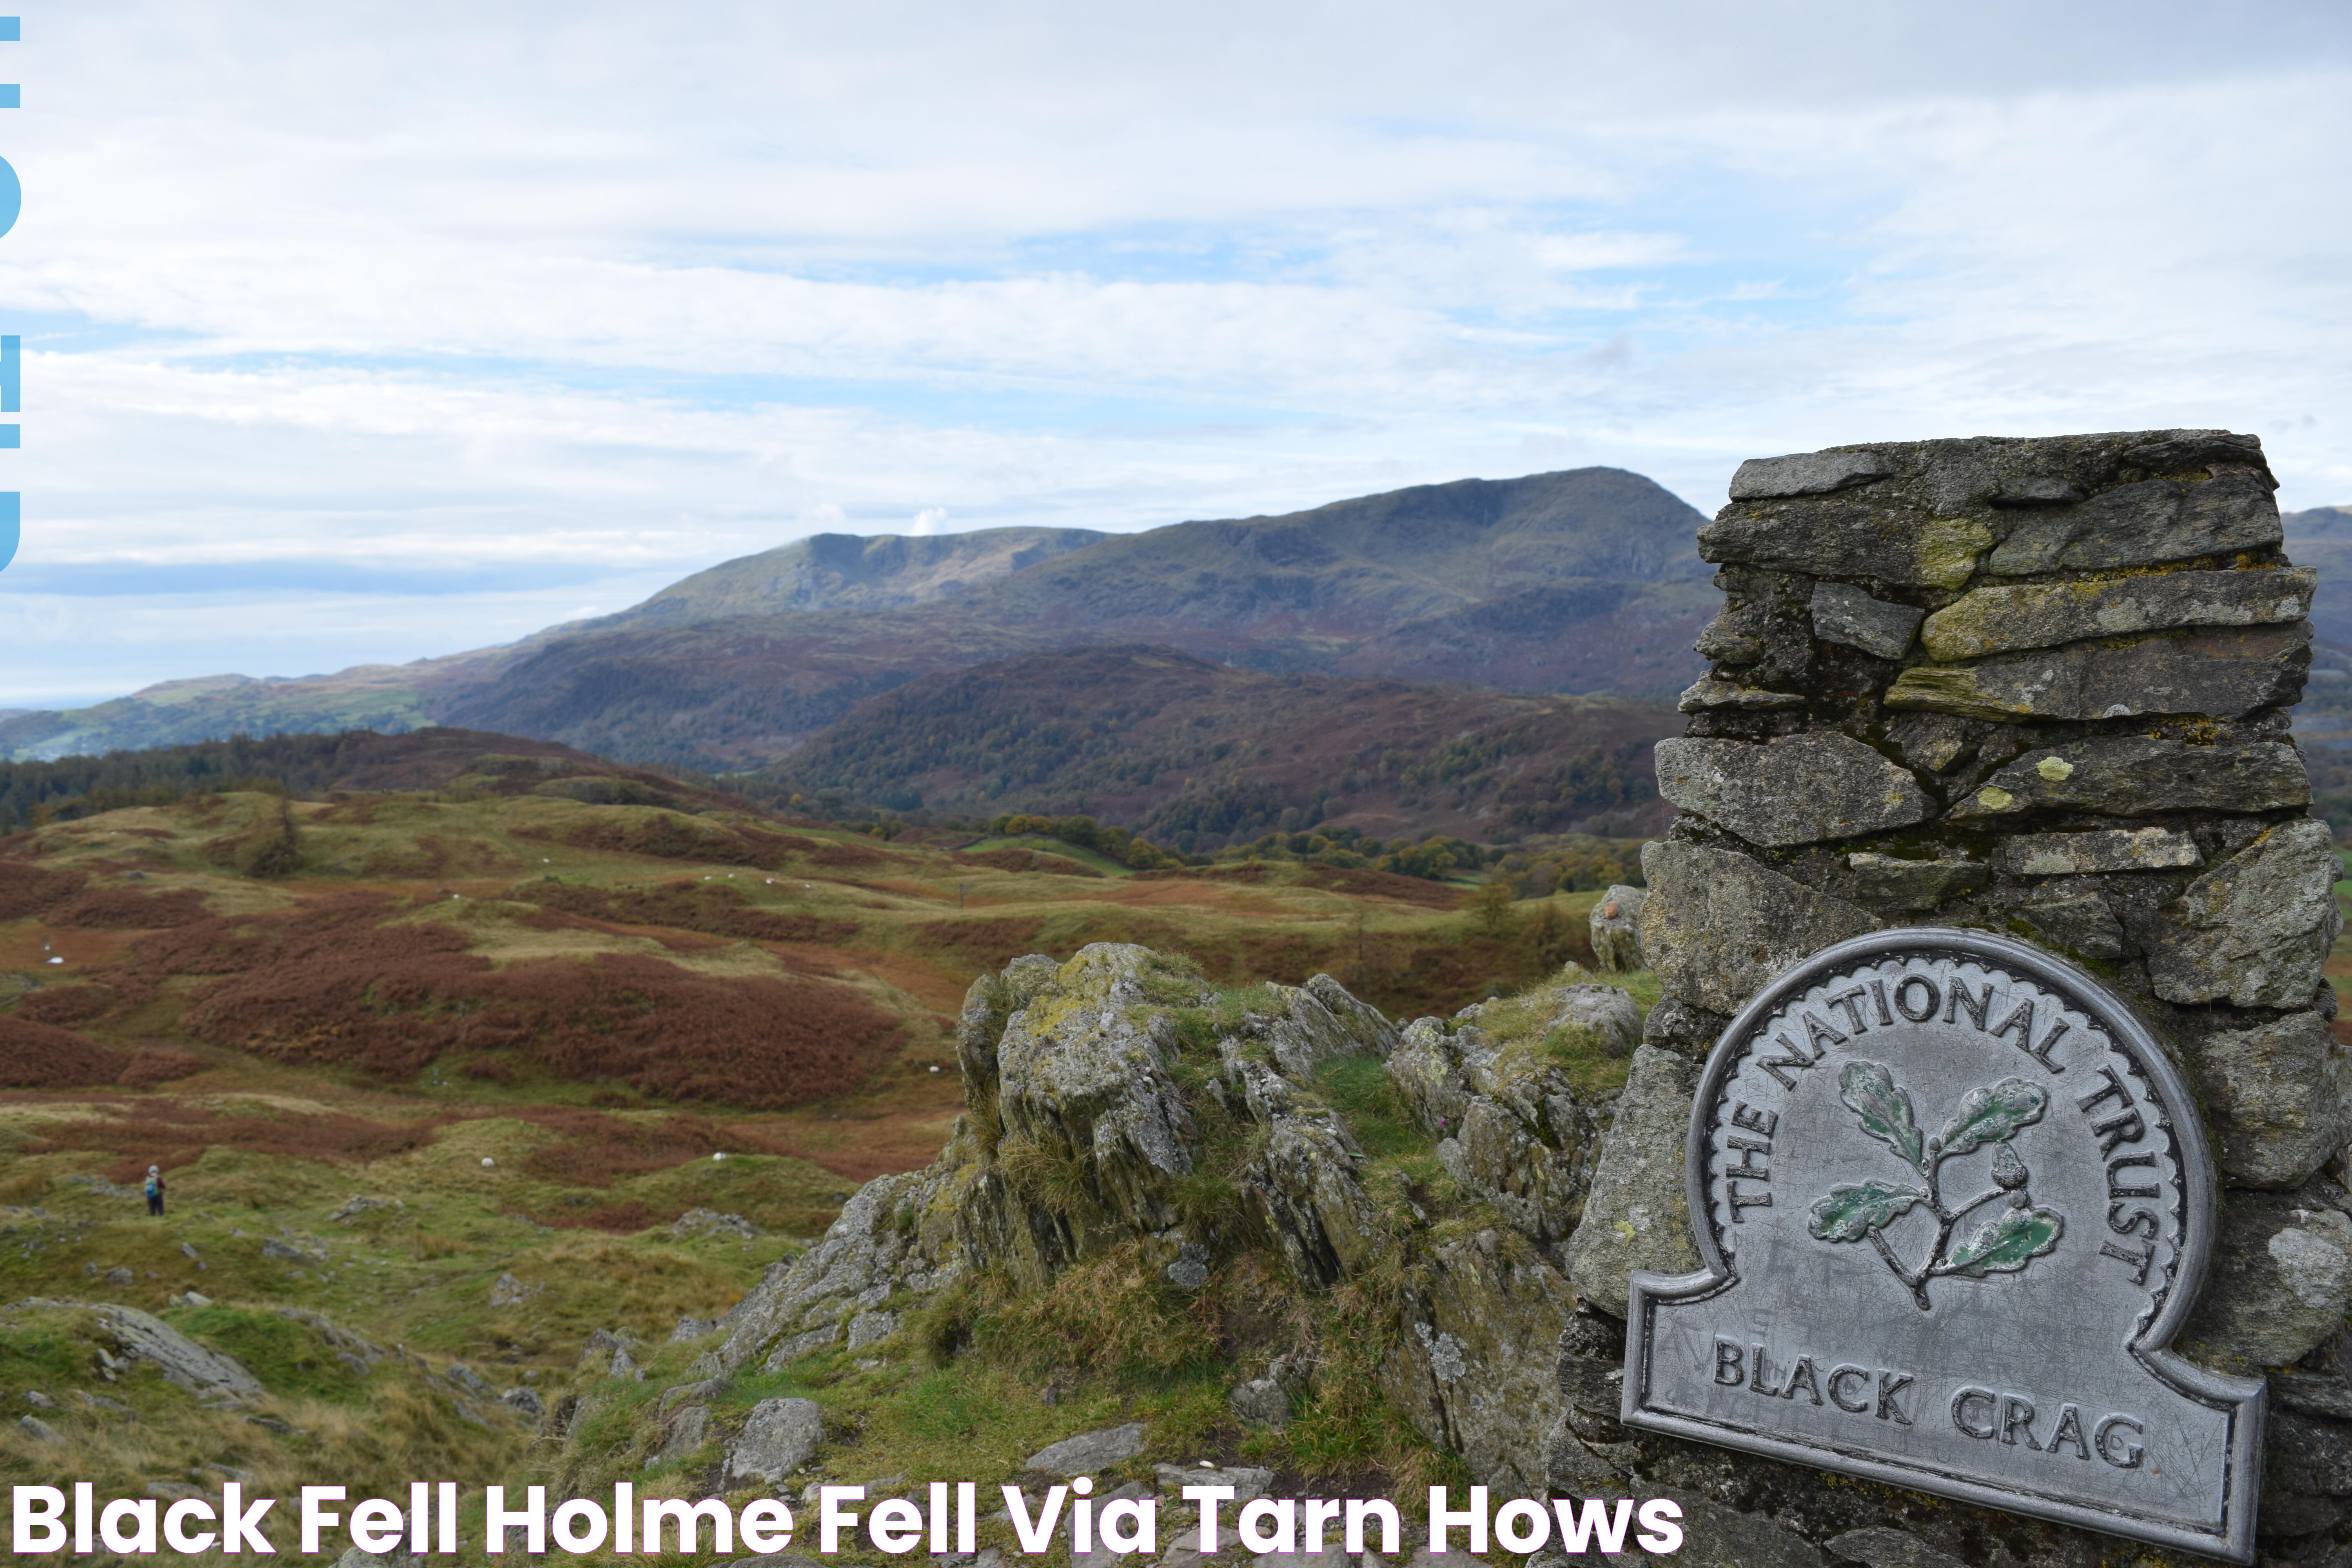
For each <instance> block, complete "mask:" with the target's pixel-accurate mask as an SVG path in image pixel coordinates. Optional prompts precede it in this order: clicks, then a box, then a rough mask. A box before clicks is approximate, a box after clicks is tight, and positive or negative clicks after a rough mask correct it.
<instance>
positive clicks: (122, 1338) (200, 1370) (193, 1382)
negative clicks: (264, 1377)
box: [97, 1307, 268, 1399]
mask: <svg viewBox="0 0 2352 1568" xmlns="http://www.w3.org/2000/svg"><path fill="white" fill-rule="evenodd" d="M97 1315H98V1320H99V1321H100V1323H101V1324H103V1325H104V1326H105V1327H106V1329H107V1330H108V1331H109V1333H110V1335H111V1337H112V1338H113V1340H114V1342H115V1346H116V1348H117V1349H118V1350H120V1351H121V1353H122V1354H123V1355H125V1356H128V1357H131V1358H133V1359H137V1360H142V1361H150V1362H152V1363H155V1369H156V1370H157V1371H158V1372H160V1373H163V1376H164V1378H165V1379H166V1380H167V1381H169V1382H172V1383H174V1384H178V1385H179V1386H180V1387H182V1388H185V1389H189V1390H192V1391H194V1393H196V1394H228V1395H231V1396H233V1397H235V1398H237V1399H257V1398H259V1397H260V1396H261V1395H262V1394H265V1393H266V1392H268V1391H267V1390H266V1389H264V1388H263V1387H262V1386H261V1380H260V1379H259V1378H257V1377H256V1376H254V1375H253V1373H250V1372H247V1370H246V1369H245V1366H244V1364H243V1363H240V1362H238V1361H236V1359H235V1358H233V1357H230V1356H225V1355H223V1354H221V1353H220V1352H218V1351H213V1350H206V1349H205V1347H204V1346H202V1345H200V1344H198V1343H196V1342H195V1341H194V1340H192V1339H190V1338H188V1337H187V1335H185V1334H184V1333H182V1332H180V1331H179V1330H177V1329H175V1328H173V1327H172V1326H171V1325H170V1324H169V1323H166V1322H164V1321H162V1320H160V1319H157V1318H153V1317H150V1316H149V1315H148V1314H147V1313H145V1312H142V1311H140V1310H137V1309H136V1308H132V1307H100V1308H99V1309H97Z"/></svg>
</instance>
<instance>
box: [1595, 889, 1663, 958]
mask: <svg viewBox="0 0 2352 1568" xmlns="http://www.w3.org/2000/svg"><path fill="white" fill-rule="evenodd" d="M1649 896H1650V895H1649V893H1648V892H1647V891H1646V890H1645V889H1641V888H1628V887H1626V886H1624V885H1623V884H1622V883H1612V885H1611V886H1610V887H1609V889H1608V890H1607V891H1605V892H1603V893H1602V894H1601V898H1600V900H1598V901H1597V902H1595V903H1594V904H1593V906H1592V915H1591V922H1590V924H1591V940H1592V958H1593V962H1594V963H1598V964H1600V965H1601V969H1602V970H1603V971H1604V972H1605V973H1612V974H1621V973H1624V972H1625V971H1627V970H1632V969H1640V968H1643V967H1644V965H1643V962H1642V931H1641V921H1642V905H1643V901H1644V900H1647V899H1648V898H1649Z"/></svg>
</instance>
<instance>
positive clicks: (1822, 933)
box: [1642, 839, 1884, 1016]
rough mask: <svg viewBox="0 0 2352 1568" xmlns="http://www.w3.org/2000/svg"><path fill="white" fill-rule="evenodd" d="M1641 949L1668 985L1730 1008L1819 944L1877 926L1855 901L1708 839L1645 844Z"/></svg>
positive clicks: (1710, 1007) (1709, 1007) (1711, 1008)
mask: <svg viewBox="0 0 2352 1568" xmlns="http://www.w3.org/2000/svg"><path fill="white" fill-rule="evenodd" d="M1642 879H1643V881H1645V882H1647V883H1648V884H1649V885H1650V897H1649V901H1648V902H1647V903H1645V904H1643V906H1642V952H1643V954H1644V955H1645V956H1646V957H1647V958H1648V959H1649V961H1650V968H1651V969H1652V970H1653V971H1654V973H1656V974H1657V976H1658V979H1659V980H1660V982H1661V983H1662V984H1664V988H1665V991H1666V994H1668V995H1671V996H1677V997H1680V998H1682V999H1683V1000H1685V1001H1686V1002H1689V1003H1691V1004H1693V1005H1696V1006H1698V1007H1700V1008H1702V1009H1704V1010H1706V1012H1709V1013H1718V1014H1723V1015H1725V1016H1728V1015H1730V1014H1733V1013H1737V1012H1738V1011H1739V1009H1740V1007H1741V1005H1743V1004H1745V1003H1746V1002H1747V1000H1748V997H1749V996H1750V995H1751V994H1754V993H1755V991H1756V990H1757V988H1758V987H1759V986H1761V985H1762V984H1764V983H1765V982H1766V981H1768V980H1769V979H1771V978H1772V977H1773V976H1774V975H1775V974H1778V973H1780V972H1781V971H1782V970H1784V969H1787V968H1788V967H1790V965H1791V964H1794V963H1798V962H1800V961H1801V960H1802V959H1804V958H1806V957H1807V956H1809V955H1810V954H1811V953H1812V952H1816V951H1817V950H1819V949H1821V948H1823V947H1826V946H1828V945H1829V944H1830V943H1831V942H1839V941H1842V940H1843V939H1844V938H1846V937H1850V936H1860V935H1861V934H1862V933H1863V932H1864V931H1876V930H1878V929H1879V927H1880V926H1881V924H1883V923H1884V922H1882V921H1880V920H1879V919H1878V917H1877V916H1875V915H1874V914H1872V913H1871V912H1870V911H1869V910H1865V909H1863V908H1862V907H1861V906H1860V905H1857V904H1853V903H1849V902H1848V901H1847V900H1843V899H1841V898H1837V897H1835V896H1833V895H1832V894H1829V893H1822V892H1817V891H1815V890H1814V889H1811V888H1808V887H1806V886H1805V885H1804V884H1803V883H1802V882H1799V881H1796V880H1794V879H1791V878H1788V877H1784V876H1782V875H1780V873H1779V872H1778V871H1774V870H1771V869H1769V868H1766V867H1764V866H1761V865H1759V864H1758V863H1757V862H1756V861H1754V860H1752V859H1750V858H1748V857H1747V856H1745V855H1741V854H1737V853H1735V852H1733V851H1731V850H1728V849H1718V848H1716V847H1713V846H1711V845H1704V844H1678V843H1675V841H1673V840H1671V839H1665V840H1659V841H1655V842H1653V843H1650V844H1645V845H1643V847H1642Z"/></svg>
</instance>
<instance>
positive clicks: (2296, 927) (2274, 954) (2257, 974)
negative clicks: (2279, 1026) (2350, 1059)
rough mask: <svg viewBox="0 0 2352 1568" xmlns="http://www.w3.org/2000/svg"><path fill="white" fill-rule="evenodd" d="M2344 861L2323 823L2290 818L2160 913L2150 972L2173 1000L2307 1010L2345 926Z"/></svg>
mask: <svg viewBox="0 0 2352 1568" xmlns="http://www.w3.org/2000/svg"><path fill="white" fill-rule="evenodd" d="M2343 875H2344V869H2343V864H2342V862H2341V861H2339V860H2337V859H2336V847H2335V843H2334V840H2333V839H2332V837H2330V835H2329V833H2328V829H2327V825H2326V823H2324V822H2319V821H2315V820H2314V819H2313V818H2310V817H2300V818H2297V819H2296V820H2294V821H2292V822H2283V823H2281V824H2279V825H2278V826H2276V827H2273V828H2272V829H2270V830H2269V831H2268V832H2267V833H2264V834H2263V836H2262V837H2260V838H2257V839H2255V840H2254V841H2253V843H2252V844H2251V845H2248V846H2247V847H2245V848H2243V849H2242V850H2240V851H2239V852H2238V853H2237V854H2236V855H2235V856H2233V857H2232V858H2230V859H2229V860H2227V861H2224V862H2223V863H2222V864H2221V865H2219V866H2216V867H2215V868H2213V869H2211V870H2210V871H2208V872H2206V873H2205V874H2204V875H2203V876H2201V877H2200V878H2198V879H2196V880H2195V881H2193V882H2191V883H2189V887H2188V889H2187V890H2186V891H2185V892H2183V893H2182V894H2181V896H2180V897H2179V899H2177V900H2174V901H2173V902H2172V903H2170V904H2168V905H2167V906H2165V908H2164V909H2163V910H2161V911H2160V921H2159V924H2158V928H2157V931H2156V937H2155V942H2154V945H2153V949H2152V951H2151V952H2149V953H2148V960H2147V973H2148V979H2149V982H2150V983H2151V984H2153V985H2154V987H2155V990H2156V994H2158V995H2159V996H2161V997H2163V998H2164V999H2165V1000H2166V1001H2168V1002H2185V1003H2202V1002H2230V1003H2234V1004H2235V1005H2238V1006H2241V1007H2300V1006H2304V1005H2307V1004H2308V1003H2309V1002H2310V1001H2311V998H2312V994H2313V993H2315V991H2316V990H2317V989H2318V988H2319V980H2320V969H2321V966H2322V965H2323V964H2324V963H2326V960H2327V950H2328V948H2329V946H2330V945H2331V944H2332V943H2333V942H2335V941H2336V932H2337V931H2341V930H2342V929H2343V924H2344V921H2343V917H2342V915H2340V914H2339V913H2338V912H2337V910H2336V898H2335V885H2336V879H2338V878H2340V877H2342V876H2343Z"/></svg>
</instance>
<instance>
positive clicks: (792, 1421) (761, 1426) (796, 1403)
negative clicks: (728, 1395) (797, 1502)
mask: <svg viewBox="0 0 2352 1568" xmlns="http://www.w3.org/2000/svg"><path fill="white" fill-rule="evenodd" d="M823 1442H824V1411H823V1410H822V1409H820V1408H819V1407H818V1405H817V1403H816V1401H815V1400H814V1399H762V1400H761V1401H760V1403H759V1404H757V1405H753V1406H752V1407H751V1417H750V1419H748V1420H746V1421H745V1422H744V1423H743V1430H742V1431H740V1432H739V1433H737V1434H736V1435H735V1440H734V1441H733V1442H731V1443H730V1444H728V1445H727V1462H726V1466H725V1468H723V1469H722V1470H721V1471H720V1485H722V1486H724V1487H726V1488H729V1489H733V1488H736V1487H739V1486H749V1485H751V1483H752V1482H754V1481H757V1482H760V1483H761V1484H762V1485H765V1486H771V1487H773V1486H778V1485H781V1484H782V1481H783V1479H784V1478H785V1477H786V1476H789V1475H791V1474H792V1473H793V1471H794V1470H797V1469H799V1468H801V1467H802V1466H803V1465H805V1464H807V1463H808V1462H809V1460H810V1459H811V1458H814V1457H815V1455H816V1451H817V1447H818V1445H820V1444H822V1443H823Z"/></svg>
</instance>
